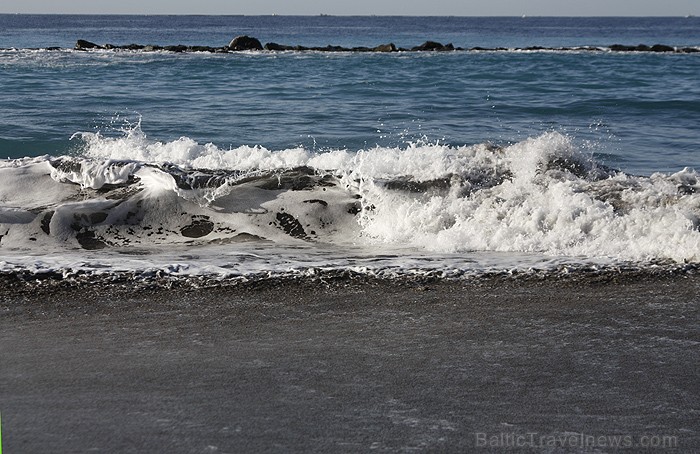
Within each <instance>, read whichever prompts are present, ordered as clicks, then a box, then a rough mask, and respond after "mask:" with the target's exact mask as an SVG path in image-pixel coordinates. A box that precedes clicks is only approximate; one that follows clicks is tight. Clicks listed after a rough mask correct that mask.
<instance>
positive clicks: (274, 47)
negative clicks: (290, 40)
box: [265, 43, 294, 51]
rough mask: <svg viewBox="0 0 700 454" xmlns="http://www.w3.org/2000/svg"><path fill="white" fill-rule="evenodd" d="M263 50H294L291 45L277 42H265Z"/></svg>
mask: <svg viewBox="0 0 700 454" xmlns="http://www.w3.org/2000/svg"><path fill="white" fill-rule="evenodd" d="M265 50H274V51H284V50H294V47H293V46H284V45H282V44H277V43H267V44H265Z"/></svg>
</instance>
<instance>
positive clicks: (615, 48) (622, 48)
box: [610, 44, 634, 52]
mask: <svg viewBox="0 0 700 454" xmlns="http://www.w3.org/2000/svg"><path fill="white" fill-rule="evenodd" d="M610 50H611V51H613V52H631V51H633V50H634V46H625V45H623V44H613V45H612V46H610Z"/></svg>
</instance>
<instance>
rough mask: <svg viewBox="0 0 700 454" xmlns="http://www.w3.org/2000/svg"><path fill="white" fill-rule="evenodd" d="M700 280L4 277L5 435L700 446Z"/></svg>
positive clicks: (0, 396)
mask: <svg viewBox="0 0 700 454" xmlns="http://www.w3.org/2000/svg"><path fill="white" fill-rule="evenodd" d="M699 295H700V278H698V277H668V278H654V279H642V278H633V279H626V280H625V279H623V280H621V281H618V282H594V281H593V280H590V281H586V282H579V283H576V282H573V281H568V282H567V281H562V280H552V281H547V280H544V281H541V282H536V281H534V280H530V281H528V280H524V279H523V280H514V281H513V280H511V281H509V280H503V279H490V280H482V281H478V282H476V283H459V282H438V283H429V284H411V283H396V282H389V281H363V282H355V281H345V282H343V281H338V282H334V283H332V284H330V285H324V284H322V283H319V282H316V283H314V282H301V283H278V284H273V283H268V284H266V285H260V286H258V287H257V288H252V287H251V288H236V287H233V288H219V289H207V290H138V291H136V290H133V291H127V290H119V289H114V288H106V289H105V288H103V287H101V286H93V287H89V286H88V287H85V288H82V289H76V290H70V289H63V290H60V289H59V290H45V291H41V290H32V291H19V292H18V291H16V290H11V289H10V290H8V289H5V290H0V411H1V412H2V422H3V425H2V435H3V447H4V448H5V450H6V452H7V453H29V452H32V453H43V452H45V453H59V452H88V451H95V452H115V453H116V452H169V453H171V452H172V453H176V452H193V453H194V452H202V453H206V452H217V453H218V452H289V451H297V452H314V451H315V452H343V451H345V452H357V451H369V450H372V449H374V450H378V451H414V450H421V449H424V450H428V451H447V452H460V451H461V452H465V451H473V450H474V449H475V448H477V447H483V446H484V445H486V446H485V447H483V449H481V451H483V452H488V451H494V452H498V451H502V450H503V448H513V451H512V452H515V451H527V450H528V449H529V448H532V449H529V450H531V451H532V452H610V451H615V449H612V448H610V447H609V444H610V443H614V441H612V442H611V441H609V440H610V439H607V438H600V437H601V436H602V437H608V436H622V437H628V438H622V442H621V443H623V444H624V443H627V442H629V443H632V445H631V446H630V449H629V450H627V451H628V452H636V451H638V450H639V448H640V447H642V446H647V445H649V444H652V445H653V444H654V443H657V446H660V445H661V444H662V443H663V444H667V445H668V444H677V447H678V449H676V450H675V452H693V451H695V452H697V451H698V450H700V433H699V432H698V430H699V429H700V424H699V423H700V397H699V392H698V391H699V389H700V385H699V384H698V383H699V381H698V375H699V374H698V364H700V361H699V360H700V355H699V352H700V348H698V347H699V345H700V332H699V329H698V327H699V325H698V306H699V305H698V299H699ZM655 437H656V438H655ZM664 437H665V438H664ZM594 438H595V441H593V439H594ZM523 443H525V444H523ZM584 443H589V444H588V445H587V446H588V447H585V446H586V445H584ZM591 443H593V444H591ZM533 446H534V447H533ZM542 446H544V449H542Z"/></svg>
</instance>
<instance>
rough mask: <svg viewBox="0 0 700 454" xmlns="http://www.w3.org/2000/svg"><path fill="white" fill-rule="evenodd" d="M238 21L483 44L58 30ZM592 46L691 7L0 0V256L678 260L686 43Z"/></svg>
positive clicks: (92, 262) (143, 261) (242, 30)
mask: <svg viewBox="0 0 700 454" xmlns="http://www.w3.org/2000/svg"><path fill="white" fill-rule="evenodd" d="M237 35H249V36H253V37H256V38H258V39H260V41H261V42H262V43H266V42H276V43H282V44H288V45H302V46H326V45H338V46H347V47H353V46H369V47H372V46H376V45H379V44H386V43H389V42H391V43H394V44H395V45H396V46H398V47H406V48H410V47H411V46H417V45H419V44H421V43H423V42H425V41H428V40H431V41H438V42H441V43H443V44H447V43H452V44H454V46H457V47H463V48H465V49H473V48H474V47H483V48H489V49H495V48H499V50H483V51H481V50H457V51H448V52H391V53H378V52H369V53H365V52H333V53H331V52H319V51H243V52H231V53H208V52H185V53H174V52H167V51H158V52H146V51H126V50H105V49H99V50H91V51H78V50H73V47H74V45H75V43H76V41H77V40H78V39H85V40H88V41H91V42H95V43H98V44H100V45H103V44H107V43H110V44H115V45H126V44H130V43H137V44H143V45H146V44H148V45H160V46H164V45H176V44H184V45H190V46H193V45H202V46H225V45H227V44H228V42H229V41H230V40H231V39H232V38H233V37H235V36H237ZM614 44H623V45H629V46H636V45H639V44H646V45H649V46H651V45H654V44H663V45H668V46H672V47H674V48H678V49H680V48H688V49H694V50H700V18H695V17H687V18H686V17H678V18H622V17H621V18H566V17H562V18H558V17H498V18H495V17H494V18H477V17H334V16H318V17H287V16H266V17H262V16H260V17H249V16H69V15H37V16H35V15H0V87H1V88H2V89H1V90H0V106H2V108H1V109H0V156H2V158H3V159H2V160H0V272H3V273H15V274H17V273H19V274H21V273H28V274H29V275H31V276H35V275H38V274H42V273H49V274H52V275H60V276H62V278H64V279H71V278H77V277H80V276H83V277H84V276H88V277H90V278H98V277H105V278H111V277H113V276H117V275H124V274H125V273H126V274H128V275H131V276H134V278H135V279H151V278H153V277H154V276H157V277H161V276H165V277H168V278H173V279H179V278H182V279H192V278H201V277H206V278H207V279H214V280H217V279H222V280H223V279H234V280H235V279H242V280H250V279H257V278H260V277H264V278H269V277H279V276H284V277H290V276H291V277H294V276H316V275H323V273H341V274H343V273H347V274H353V275H355V274H359V275H367V276H379V277H389V278H391V277H402V276H403V277H405V276H431V277H438V278H441V277H444V278H451V277H455V278H457V277H465V276H472V275H483V274H493V273H496V274H499V273H501V274H508V275H516V274H526V275H531V274H533V273H544V274H547V275H557V274H567V275H568V274H571V273H577V272H580V273H591V272H597V271H605V270H619V269H638V270H650V269H659V270H668V269H678V268H694V267H696V266H697V265H698V264H699V263H700V175H699V174H698V170H700V127H698V125H700V78H699V77H698V74H700V53H695V52H688V53H677V52H612V51H611V49H610V46H612V45H614ZM536 46H537V47H542V48H543V49H531V50H525V49H526V48H528V47H536ZM561 47H567V48H572V47H573V48H577V47H580V48H586V49H579V50H571V49H568V50H561V49H559V48H561ZM591 49H595V50H591Z"/></svg>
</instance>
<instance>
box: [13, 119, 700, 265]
mask: <svg viewBox="0 0 700 454" xmlns="http://www.w3.org/2000/svg"><path fill="white" fill-rule="evenodd" d="M80 137H81V139H82V141H83V144H84V146H83V149H82V151H81V153H79V155H77V156H72V157H68V156H63V157H57V158H52V157H41V158H33V159H22V160H6V161H1V162H0V176H1V177H2V178H1V179H0V181H1V183H0V184H1V185H0V253H2V257H3V260H4V261H3V263H4V265H3V266H4V269H7V270H10V269H13V270H14V269H16V267H18V266H19V267H22V266H28V267H30V264H31V263H35V264H36V263H37V262H36V261H35V262H32V260H33V259H31V257H32V254H34V252H35V251H37V250H41V251H43V252H47V251H48V252H51V253H53V254H57V257H69V256H71V257H73V258H72V259H71V260H73V261H74V262H75V254H76V253H78V251H81V250H82V251H86V250H89V251H91V252H90V254H93V255H94V254H99V257H101V260H102V261H103V262H102V263H104V262H106V263H111V264H112V265H109V266H115V267H116V266H117V263H123V257H124V254H127V255H129V254H132V255H133V256H132V258H131V259H130V260H136V261H139V260H145V262H144V263H146V262H148V260H151V261H152V262H148V263H151V265H148V266H155V265H153V263H156V262H157V263H160V264H161V265H158V266H159V267H164V268H166V269H169V268H168V266H166V265H163V263H162V260H165V259H163V258H162V257H164V256H163V254H166V255H165V256H167V254H170V253H172V250H173V249H172V248H174V247H175V248H181V251H187V252H181V254H182V256H185V257H188V256H189V257H192V256H193V254H194V255H197V254H198V253H199V252H197V251H200V252H201V251H203V250H206V251H207V254H206V257H207V258H206V260H204V261H202V259H198V260H199V262H197V260H195V262H197V263H200V264H201V263H207V265H206V266H199V265H197V264H196V263H194V262H193V263H188V264H187V265H186V266H185V265H182V266H179V265H178V267H176V268H175V269H176V270H178V271H177V272H183V270H185V269H187V270H190V271H188V273H191V272H194V271H192V270H199V271H196V272H208V271H207V270H212V269H217V270H222V269H224V270H225V269H229V270H230V269H231V260H234V261H235V260H241V259H240V256H239V255H237V254H239V252H240V251H242V250H248V249H250V248H251V247H253V248H261V249H260V250H259V249H256V251H257V252H256V253H255V254H253V255H254V256H257V257H262V258H260V259H259V260H258V259H256V260H250V259H247V260H246V261H244V262H245V263H247V264H248V265H245V264H241V266H242V268H241V267H237V268H236V270H237V272H240V273H243V274H245V269H246V268H245V267H246V266H249V268H250V271H251V272H253V270H254V271H255V272H256V273H257V272H260V270H261V269H265V268H266V267H267V268H268V269H270V270H272V269H275V270H277V271H280V269H287V270H288V269H292V268H294V265H293V264H291V263H292V262H293V260H292V261H291V262H290V260H291V259H290V257H292V256H295V257H296V260H297V265H298V266H299V267H302V268H303V266H304V265H303V264H304V263H315V265H314V266H319V263H323V261H324V260H329V262H328V264H329V266H330V264H332V263H335V264H336V265H337V266H339V267H341V268H342V267H346V268H348V269H350V268H352V267H353V266H359V267H360V268H362V267H363V266H364V267H365V268H366V269H372V270H373V271H372V272H377V269H376V267H379V269H383V268H382V267H384V268H386V269H396V268H402V267H403V266H404V265H406V266H407V264H408V263H411V267H417V268H416V269H418V268H420V266H419V264H421V263H422V264H423V265H422V266H423V267H424V269H430V270H432V271H434V270H435V269H436V268H437V269H440V267H441V265H440V264H441V263H442V264H444V267H447V268H449V269H451V270H454V269H458V268H459V267H460V265H459V263H462V264H463V266H464V267H467V264H468V263H469V265H468V267H471V268H473V267H475V266H476V265H474V264H475V263H482V264H483V266H486V265H485V264H486V263H489V265H488V267H490V268H493V267H496V268H499V267H500V268H509V267H513V266H515V267H518V266H525V265H523V264H528V265H526V266H533V263H540V262H541V263H548V264H550V265H551V266H554V265H553V264H556V266H561V264H562V263H574V264H576V263H578V264H582V263H607V264H609V263H623V262H637V263H639V264H640V266H641V264H643V263H659V262H671V263H698V262H700V231H699V229H700V183H699V182H698V181H699V178H698V174H697V172H695V171H694V170H691V169H684V170H681V171H679V172H677V173H674V174H661V173H656V174H653V175H652V176H651V177H639V176H632V175H627V174H624V173H622V172H617V171H614V170H612V169H608V168H606V167H604V166H602V165H599V164H598V163H597V162H596V161H595V160H594V159H593V158H592V156H590V155H589V154H587V153H586V152H583V151H581V149H579V147H577V145H576V143H575V141H574V140H573V139H572V138H570V137H568V136H565V135H562V134H560V133H547V134H543V135H541V136H538V137H533V138H529V139H527V140H524V141H522V142H519V143H516V144H512V145H509V146H505V147H497V146H493V145H490V144H477V145H469V146H461V147H452V146H448V145H441V144H426V143H415V144H408V145H406V146H404V147H401V148H382V147H375V148H370V149H365V150H331V151H326V152H314V151H310V150H306V149H303V148H292V149H286V150H277V151H274V150H268V149H265V148H263V147H259V146H242V147H238V148H233V149H228V150H226V149H221V148H218V147H216V146H214V145H212V144H204V145H202V144H198V143H196V142H195V141H193V140H191V139H189V138H186V137H183V138H180V139H178V140H175V141H172V142H167V143H162V142H157V141H153V140H150V139H148V138H147V137H145V135H144V134H143V133H142V132H141V130H140V129H139V128H134V129H132V130H130V131H128V132H127V133H126V134H125V135H123V136H121V137H103V136H101V135H100V134H95V133H89V134H88V133H85V134H81V135H80ZM251 244H252V246H251ZM179 250H180V249H179ZM261 250H262V251H267V252H264V253H261V252H260V251H261ZM329 251H330V252H329ZM373 253H376V254H377V255H381V256H382V257H384V258H383V259H382V260H380V261H379V262H375V261H373V260H372V254H373ZM71 254H73V255H71ZM158 254H161V255H160V256H159V255H158ZM260 254H262V255H260ZM314 254H316V255H314ZM484 254H487V255H488V254H492V255H490V256H489V257H490V258H488V259H485V258H484V257H486V256H485V255H484ZM493 254H495V255H493ZM523 254H525V255H523ZM20 256H27V257H29V258H26V259H19V258H18V257H20ZM135 256H143V257H149V259H148V260H147V259H145V258H138V257H137V258H134V257H135ZM244 256H245V257H250V256H249V255H246V254H244ZM352 256H356V257H361V258H357V260H355V261H354V262H353V261H352V260H347V259H343V257H352ZM34 257H35V256H34ZM120 257H121V258H120ZM155 257H161V259H159V260H161V261H160V262H159V261H158V260H156V259H155ZM217 257H218V258H217ZM235 257H238V258H235ZM281 257H285V258H284V259H282V258H281ZM313 257H316V258H313ZM324 257H325V258H324ZM387 257H390V258H387ZM476 257H481V258H479V259H476ZM493 257H497V260H495V261H494V259H493ZM523 257H530V258H527V259H523ZM532 257H536V258H535V259H533V258H532ZM9 258H11V260H10V259H9ZM35 259H36V257H35ZM42 260H44V261H46V260H47V259H46V258H43V259H42ZM154 260H155V262H153V261H154ZM509 260H510V263H509ZM562 260H563V262H562ZM166 261H167V260H166ZM42 263H43V262H42ZM51 263H60V259H55V260H54V261H53V262H51ZM253 263H255V265H253ZM360 263H363V264H364V265H362V266H360V265H359V264H360ZM368 263H370V264H372V266H369V267H368V268H367V266H368ZM380 263H381V264H380ZM57 266H58V265H57ZM109 266H108V267H109ZM144 267H146V265H144ZM280 267H281V268H280ZM373 267H375V268H373ZM477 267H478V266H477ZM411 269H413V268H411ZM196 272H195V274H196Z"/></svg>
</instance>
